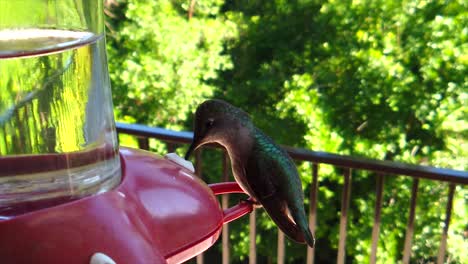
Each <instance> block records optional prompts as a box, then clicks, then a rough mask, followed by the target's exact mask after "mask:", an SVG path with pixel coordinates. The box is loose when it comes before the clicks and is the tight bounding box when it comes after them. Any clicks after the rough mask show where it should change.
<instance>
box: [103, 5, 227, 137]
mask: <svg viewBox="0 0 468 264" xmlns="http://www.w3.org/2000/svg"><path fill="white" fill-rule="evenodd" d="M220 4H221V3H220V2H219V1H206V2H205V4H204V5H203V7H202V8H203V9H200V8H201V7H198V8H197V11H199V13H197V14H200V15H199V16H197V17H194V18H192V19H191V20H190V21H189V20H188V19H187V18H186V17H185V15H184V13H185V10H184V9H185V8H186V6H185V1H184V3H182V2H179V3H177V1H131V0H130V1H127V2H125V3H123V4H122V6H118V8H121V9H119V10H115V14H116V15H117V16H118V17H117V18H116V19H115V20H112V30H113V31H111V32H112V33H111V35H110V36H109V37H108V41H109V47H110V49H109V61H110V65H109V68H110V72H111V79H112V81H113V82H112V85H113V90H114V100H115V102H116V116H117V119H118V120H123V121H127V122H137V123H143V124H150V125H158V126H165V127H168V128H177V129H180V128H181V125H182V124H183V123H184V121H185V120H186V119H187V114H188V113H189V112H191V111H192V109H193V108H194V107H195V106H196V105H197V104H198V103H200V102H201V101H202V100H203V99H204V98H207V97H210V96H212V94H213V91H214V90H215V88H216V86H214V85H213V84H212V82H213V80H215V79H216V78H217V77H218V72H219V71H221V70H226V69H229V68H230V67H232V63H231V62H230V59H229V56H227V55H224V54H222V52H223V43H224V42H225V41H227V40H228V39H230V38H233V37H235V36H236V33H235V27H234V26H233V25H232V24H231V23H230V22H229V21H228V20H226V19H223V18H222V17H216V16H215V15H216V14H218V12H219V5H220ZM111 12H112V11H111Z"/></svg>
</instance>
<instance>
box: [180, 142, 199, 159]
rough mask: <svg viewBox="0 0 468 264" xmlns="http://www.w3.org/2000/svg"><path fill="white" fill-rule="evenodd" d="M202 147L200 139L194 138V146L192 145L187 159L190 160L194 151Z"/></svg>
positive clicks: (186, 155) (186, 154) (186, 156)
mask: <svg viewBox="0 0 468 264" xmlns="http://www.w3.org/2000/svg"><path fill="white" fill-rule="evenodd" d="M199 146H200V140H199V139H198V138H195V137H194V138H193V141H192V144H191V145H190V147H189V149H188V150H187V153H185V157H184V158H185V159H186V160H188V158H189V157H190V155H191V154H192V152H193V151H194V150H196V149H197V148H198V147H199Z"/></svg>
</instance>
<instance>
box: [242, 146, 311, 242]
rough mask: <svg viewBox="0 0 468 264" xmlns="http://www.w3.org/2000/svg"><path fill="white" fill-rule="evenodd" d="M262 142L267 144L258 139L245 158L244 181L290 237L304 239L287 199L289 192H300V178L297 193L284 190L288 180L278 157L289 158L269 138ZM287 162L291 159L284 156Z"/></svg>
mask: <svg viewBox="0 0 468 264" xmlns="http://www.w3.org/2000/svg"><path fill="white" fill-rule="evenodd" d="M264 143H265V144H268V146H267V148H265V144H262V142H260V144H259V145H257V146H255V147H254V149H253V153H252V155H250V157H249V159H248V162H247V164H246V165H247V166H246V170H245V171H246V178H247V182H248V184H249V185H250V188H251V189H252V191H253V192H254V196H255V197H254V198H255V199H256V200H257V201H258V202H259V203H260V204H261V205H262V206H263V208H264V209H265V211H266V212H267V213H268V215H269V216H270V217H271V219H272V220H273V222H275V224H276V225H277V226H278V228H279V229H281V231H283V233H284V234H286V235H287V236H288V237H289V238H290V239H292V240H293V241H296V242H298V243H305V239H304V235H303V232H302V230H301V228H299V227H298V226H297V225H296V223H294V221H293V220H292V219H291V217H290V216H289V207H288V204H289V203H290V196H289V192H294V193H296V195H302V188H301V187H300V182H299V187H298V188H299V189H300V190H299V191H300V194H299V193H297V192H296V190H289V191H288V190H286V191H285V189H286V188H287V187H288V186H289V185H290V184H291V183H289V184H288V183H286V182H287V181H288V178H287V175H286V174H285V173H288V172H286V171H285V169H287V168H285V167H284V166H285V165H287V164H284V162H283V161H282V160H281V158H286V159H289V156H285V157H284V156H282V155H284V154H285V153H283V152H282V150H281V149H279V147H276V146H271V145H269V144H270V143H271V142H264ZM286 155H287V154H286ZM287 162H290V161H289V160H287ZM293 166H294V165H293ZM294 169H295V167H294ZM293 181H294V180H293ZM285 183H286V184H285ZM293 183H295V182H293ZM296 187H297V186H296ZM294 189H296V188H294ZM300 198H302V196H300ZM301 200H302V199H301Z"/></svg>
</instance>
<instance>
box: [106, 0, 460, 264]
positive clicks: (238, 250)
mask: <svg viewBox="0 0 468 264" xmlns="http://www.w3.org/2000/svg"><path fill="white" fill-rule="evenodd" d="M189 3H190V1H184V2H183V3H182V2H179V1H157V2H155V3H153V2H151V1H132V0H128V1H126V2H122V3H121V5H119V6H117V7H116V8H115V9H114V10H113V12H114V14H116V16H117V17H116V18H115V19H111V20H110V23H111V26H112V28H113V30H114V31H113V33H111V36H110V37H108V40H109V54H110V59H109V61H110V66H109V67H110V70H111V78H112V81H113V89H114V102H115V104H116V115H117V119H119V120H123V121H127V122H137V123H145V124H150V125H159V126H165V127H169V128H177V129H180V128H184V129H187V130H190V129H191V125H190V123H189V122H186V120H187V119H188V120H189V121H190V119H191V115H190V114H189V113H190V112H193V110H194V109H195V106H196V105H197V104H198V103H199V102H200V101H201V100H203V99H204V98H207V97H217V98H222V99H225V100H227V101H229V102H231V103H233V104H234V105H237V106H239V107H241V108H243V109H244V110H246V111H247V112H249V114H250V115H251V116H252V118H253V120H254V122H255V123H256V124H257V125H258V126H259V127H260V128H261V129H263V130H264V131H265V132H266V133H267V134H269V135H270V136H271V137H272V138H274V139H275V140H276V141H277V142H279V143H281V144H287V145H293V146H301V147H306V148H310V149H314V150H321V151H329V152H335V153H343V154H349V155H357V156H367V157H371V158H376V159H387V160H396V161H402V162H409V163H415V164H428V165H433V166H441V167H448V168H454V169H459V170H467V169H468V162H467V157H468V119H467V117H468V79H467V76H468V69H467V67H468V57H467V54H468V44H467V43H468V39H467V38H468V34H467V27H466V25H468V11H466V10H468V8H467V7H468V6H467V4H466V3H465V1H448V2H446V1H370V2H369V1H326V2H325V1H313V0H312V1H310V0H295V1H281V0H276V1H246V0H244V1H242V0H241V1H220V0H209V1H196V5H195V8H194V15H193V17H192V19H190V20H188V18H187V12H188V9H189V8H190V7H189ZM153 148H154V149H156V148H157V146H156V145H155V146H153ZM203 158H204V161H205V164H210V166H207V167H208V168H206V170H204V179H205V180H206V181H208V182H215V181H219V175H220V168H219V167H217V166H216V165H213V164H220V161H219V160H220V155H217V154H213V153H212V152H210V151H207V152H206V153H205V154H204V155H203ZM299 165H300V166H299V170H300V172H301V176H302V178H303V182H304V184H306V185H309V184H310V182H311V169H310V164H299ZM319 175H320V177H319V186H320V187H319V193H318V196H319V199H318V202H319V203H318V219H317V221H318V227H317V228H318V229H317V233H316V235H317V237H318V245H319V247H320V250H319V251H316V252H317V253H316V258H317V261H319V262H320V263H321V262H324V263H329V262H330V259H335V258H336V249H337V244H338V243H337V241H338V231H339V230H338V222H339V215H340V212H339V210H340V202H341V189H342V184H343V177H342V172H341V171H339V170H337V169H336V168H333V167H330V166H320V170H319ZM352 177H353V185H352V187H353V189H352V193H351V197H352V202H351V205H350V207H351V208H350V211H351V212H350V215H349V224H348V230H349V232H348V240H347V259H348V260H349V261H351V260H353V261H355V262H358V263H367V262H368V261H369V254H370V245H371V230H372V222H373V214H374V203H375V194H374V193H375V188H376V186H375V185H376V175H374V174H370V173H366V172H360V171H356V172H353V175H352ZM411 186H412V180H411V179H409V178H406V177H394V176H393V175H388V176H386V177H385V188H384V198H383V205H384V206H383V208H382V226H381V232H380V240H379V245H378V246H379V249H378V256H377V261H378V262H379V263H395V262H397V261H398V260H399V259H401V257H402V251H403V244H404V236H405V231H406V230H405V229H406V223H407V219H408V211H409V202H410V196H411ZM306 190H308V188H306ZM447 191H448V186H447V185H446V184H440V183H431V182H428V181H421V182H420V184H419V196H418V200H417V202H418V207H417V215H418V217H417V219H416V226H415V233H414V237H413V248H412V250H413V253H412V261H414V262H417V261H419V262H428V261H433V260H434V258H435V257H436V256H437V251H438V245H439V241H440V236H441V229H442V226H443V220H444V217H445V205H446V203H447ZM306 197H308V193H307V191H306ZM467 197H468V190H467V188H466V187H464V188H460V187H458V188H457V189H456V195H455V200H454V210H453V212H454V214H453V216H452V222H451V225H450V229H449V233H450V234H449V239H448V252H447V254H448V256H447V262H450V263H467V262H468V259H467V256H466V254H465V255H464V252H465V250H464V249H465V248H467V247H468V239H467V237H466V234H463V232H466V230H467V226H466V219H467V217H468V215H467V214H468V211H467V208H468V206H467V203H468V200H467ZM238 198H239V197H237V196H235V197H234V198H232V199H231V200H232V201H231V202H232V203H235V202H237V201H238ZM236 199H237V200H236ZM308 202H309V201H308V199H306V203H308ZM246 223H247V222H246V221H245V219H243V220H241V221H236V222H234V223H233V224H232V225H231V235H230V236H231V241H232V245H233V248H232V253H231V255H232V260H233V261H234V262H241V261H243V260H245V258H247V257H248V226H247V225H246ZM257 226H258V236H257V243H258V254H259V260H268V261H271V260H274V257H273V256H275V255H276V235H277V234H276V228H275V227H274V225H273V224H272V222H271V221H270V220H269V218H268V217H267V216H266V215H265V214H264V213H263V212H261V211H259V214H258V225H257ZM287 253H288V262H293V261H296V262H298V263H301V262H302V261H303V260H304V257H305V249H304V247H303V246H299V245H295V244H290V243H288V245H287Z"/></svg>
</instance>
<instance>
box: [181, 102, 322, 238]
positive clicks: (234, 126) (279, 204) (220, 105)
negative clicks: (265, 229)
mask: <svg viewBox="0 0 468 264" xmlns="http://www.w3.org/2000/svg"><path fill="white" fill-rule="evenodd" d="M209 143H218V144H219V145H221V146H223V147H224V148H225V149H226V151H227V153H228V156H229V159H230V161H231V168H232V173H233V175H234V178H235V180H236V182H237V183H238V184H239V186H240V187H241V188H242V190H243V191H244V192H245V193H247V194H248V195H249V196H250V197H251V198H252V199H253V203H254V204H255V205H258V206H262V207H263V208H264V209H265V211H266V212H267V213H268V215H269V216H270V218H271V219H272V220H273V222H275V223H276V225H277V226H278V227H279V228H280V229H281V231H283V233H284V234H286V236H288V237H289V238H290V239H291V240H293V241H295V242H298V243H307V245H309V246H310V247H314V244H315V238H314V236H313V235H312V233H311V232H310V229H309V224H308V221H307V217H306V213H305V210H304V194H303V192H302V185H301V180H300V178H299V174H298V172H297V168H296V166H295V164H294V162H293V160H292V159H291V157H289V155H288V153H287V152H286V151H285V150H283V149H282V148H281V147H280V146H278V145H277V144H276V143H275V142H274V141H273V140H272V139H271V138H270V137H268V136H267V135H266V134H265V133H263V132H262V131H261V130H260V129H258V128H257V127H256V126H255V125H254V124H253V122H252V120H251V119H250V117H249V115H248V114H247V113H246V112H244V111H243V110H241V109H239V108H237V107H235V106H233V105H231V104H229V103H227V102H225V101H222V100H217V99H211V100H207V101H205V102H203V103H202V104H200V105H199V106H198V107H197V110H196V112H195V120H194V137H193V141H192V144H191V145H190V147H189V149H188V150H187V153H186V154H185V159H188V158H189V157H190V154H191V153H192V152H193V151H194V150H195V149H197V148H198V147H200V146H202V145H205V144H209Z"/></svg>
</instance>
